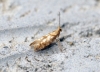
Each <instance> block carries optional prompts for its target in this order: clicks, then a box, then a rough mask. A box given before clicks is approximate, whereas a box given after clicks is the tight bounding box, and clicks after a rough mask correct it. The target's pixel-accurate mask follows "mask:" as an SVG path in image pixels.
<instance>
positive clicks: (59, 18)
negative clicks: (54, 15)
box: [59, 12, 60, 27]
mask: <svg viewBox="0 0 100 72" xmlns="http://www.w3.org/2000/svg"><path fill="white" fill-rule="evenodd" d="M59 27H60V12H59Z"/></svg>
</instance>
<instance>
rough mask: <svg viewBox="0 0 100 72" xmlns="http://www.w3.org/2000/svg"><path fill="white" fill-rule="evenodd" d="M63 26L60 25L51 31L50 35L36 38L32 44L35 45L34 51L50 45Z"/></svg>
mask: <svg viewBox="0 0 100 72" xmlns="http://www.w3.org/2000/svg"><path fill="white" fill-rule="evenodd" d="M60 31H61V28H60V27H58V29H57V30H55V31H53V32H51V33H49V34H48V35H45V36H42V37H41V38H40V39H37V40H35V41H34V42H32V43H31V44H30V46H31V47H34V51H39V50H41V49H44V48H45V47H46V46H48V45H50V44H51V43H52V42H53V41H54V40H55V39H56V38H57V37H58V36H59V35H60Z"/></svg>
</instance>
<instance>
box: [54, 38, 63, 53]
mask: <svg viewBox="0 0 100 72" xmlns="http://www.w3.org/2000/svg"><path fill="white" fill-rule="evenodd" d="M56 42H57V43H58V47H59V49H60V51H61V52H63V51H62V49H63V47H62V46H61V43H60V39H59V37H58V39H56Z"/></svg>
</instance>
